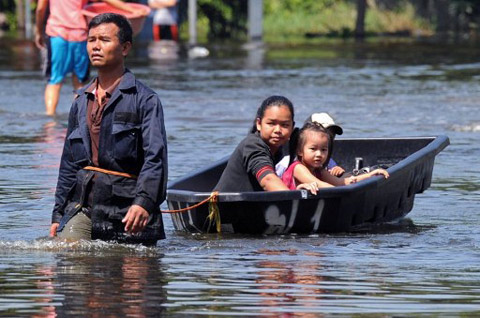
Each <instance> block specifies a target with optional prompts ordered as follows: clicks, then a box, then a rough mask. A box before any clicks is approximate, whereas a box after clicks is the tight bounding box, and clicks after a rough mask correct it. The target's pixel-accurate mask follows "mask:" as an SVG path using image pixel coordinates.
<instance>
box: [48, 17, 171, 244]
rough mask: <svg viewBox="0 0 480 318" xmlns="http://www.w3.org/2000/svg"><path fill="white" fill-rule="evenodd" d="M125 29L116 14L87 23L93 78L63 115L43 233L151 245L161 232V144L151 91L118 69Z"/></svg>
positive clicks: (128, 32)
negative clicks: (48, 222)
mask: <svg viewBox="0 0 480 318" xmlns="http://www.w3.org/2000/svg"><path fill="white" fill-rule="evenodd" d="M131 47H132V28H131V26H130V23H129V22H128V20H127V19H126V18H125V17H124V16H122V15H119V14H113V13H105V14H101V15H98V16H96V17H95V18H93V19H92V21H91V22H90V23H89V25H88V38H87V51H88V55H89V58H90V61H91V63H92V65H93V66H94V67H96V68H97V69H98V77H97V78H95V79H93V80H92V81H91V82H90V83H89V84H88V85H87V86H86V87H84V88H83V89H81V90H79V91H78V92H77V94H78V96H77V97H76V98H75V100H74V102H73V104H72V108H71V110H70V115H69V119H68V130H67V136H66V140H65V145H64V148H63V154H62V159H61V163H60V171H59V176H58V183H57V190H56V193H55V206H54V209H53V214H52V226H51V228H50V236H58V237H61V238H66V239H102V240H114V241H118V242H126V243H142V244H145V245H152V244H155V243H156V242H157V240H158V239H163V238H165V233H164V229H163V222H162V215H161V213H160V208H159V207H160V204H161V203H162V201H163V200H164V199H165V192H166V181H167V142H166V134H165V126H164V121H163V110H162V105H161V103H160V99H159V98H158V96H157V94H156V93H155V92H154V91H153V90H152V89H150V88H148V87H147V86H145V85H143V84H142V83H141V82H139V81H138V80H136V78H135V76H134V75H133V74H132V73H131V72H130V71H129V70H128V69H126V68H125V65H124V59H125V57H126V56H127V54H128V52H129V51H130V49H131Z"/></svg>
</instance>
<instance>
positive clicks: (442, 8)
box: [435, 0, 450, 36]
mask: <svg viewBox="0 0 480 318" xmlns="http://www.w3.org/2000/svg"><path fill="white" fill-rule="evenodd" d="M449 2H450V1H448V0H437V1H435V10H436V13H437V33H438V34H439V35H441V36H445V35H447V33H448V31H449V12H448V9H449Z"/></svg>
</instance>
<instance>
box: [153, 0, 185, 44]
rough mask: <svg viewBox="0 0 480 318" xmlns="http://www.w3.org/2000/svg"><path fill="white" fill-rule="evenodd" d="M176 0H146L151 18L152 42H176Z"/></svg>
mask: <svg viewBox="0 0 480 318" xmlns="http://www.w3.org/2000/svg"><path fill="white" fill-rule="evenodd" d="M177 2H178V1H177V0H148V5H149V6H150V8H152V9H155V13H154V16H153V40H154V41H160V40H173V41H178V7H177Z"/></svg>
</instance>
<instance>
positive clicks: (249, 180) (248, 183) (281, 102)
mask: <svg viewBox="0 0 480 318" xmlns="http://www.w3.org/2000/svg"><path fill="white" fill-rule="evenodd" d="M293 119H294V110H293V104H292V102H291V101H290V100H288V98H286V97H284V96H270V97H268V98H267V99H265V100H264V101H263V102H262V104H261V105H260V107H259V108H258V110H257V115H256V117H255V120H254V123H253V127H252V129H251V131H250V133H249V134H248V136H247V137H246V138H245V139H243V140H242V141H241V142H240V144H239V145H238V146H237V148H236V149H235V151H234V152H233V154H232V155H231V157H230V159H229V160H228V163H227V166H226V168H225V170H224V171H223V173H222V176H221V177H220V180H219V181H218V183H217V185H216V186H215V189H216V190H217V191H220V192H250V191H261V190H265V191H281V190H288V187H287V186H286V185H285V184H284V183H283V182H282V180H281V179H280V178H279V177H278V176H277V175H276V174H275V168H274V167H275V163H276V162H278V159H279V158H278V157H280V156H279V155H280V152H281V151H279V150H280V148H281V147H282V146H283V145H284V144H286V143H287V142H288V140H289V138H290V135H291V133H292V130H293V126H294V121H293ZM301 187H302V188H308V187H310V185H308V186H303V185H302V186H301Z"/></svg>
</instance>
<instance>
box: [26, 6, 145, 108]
mask: <svg viewBox="0 0 480 318" xmlns="http://www.w3.org/2000/svg"><path fill="white" fill-rule="evenodd" d="M104 2H106V3H108V4H110V5H112V6H114V7H116V8H119V9H122V10H125V11H127V12H130V13H133V14H134V15H144V14H146V12H145V11H144V10H139V9H132V8H131V7H130V6H128V5H127V4H126V3H124V2H122V1H121V0H105V1H104ZM87 3H88V0H38V3H37V9H36V12H35V45H36V46H37V47H38V48H39V49H46V53H47V54H46V56H45V61H44V63H45V64H44V73H45V75H46V76H48V83H47V86H46V87H45V108H46V113H47V115H50V116H53V115H55V112H56V109H57V105H58V100H59V98H60V90H61V88H62V85H63V80H64V78H65V76H66V75H67V74H68V73H73V74H72V84H73V87H74V89H75V90H77V89H79V88H80V87H82V86H83V85H84V84H86V83H87V81H88V77H89V60H88V54H87V42H86V40H87V22H86V20H85V17H84V16H83V14H82V8H83V7H84V6H85V5H86V4H87ZM47 9H48V12H49V15H48V19H47ZM45 20H46V23H45ZM44 28H45V30H44ZM44 31H45V32H44ZM45 35H46V36H45Z"/></svg>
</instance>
